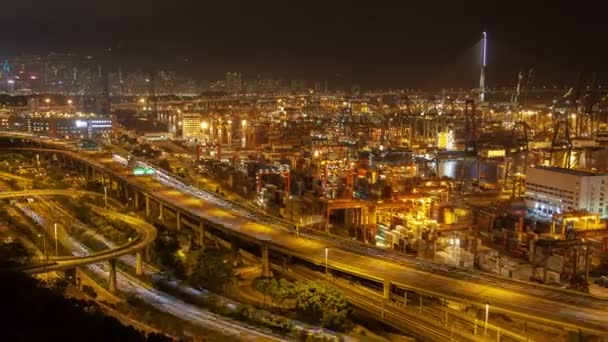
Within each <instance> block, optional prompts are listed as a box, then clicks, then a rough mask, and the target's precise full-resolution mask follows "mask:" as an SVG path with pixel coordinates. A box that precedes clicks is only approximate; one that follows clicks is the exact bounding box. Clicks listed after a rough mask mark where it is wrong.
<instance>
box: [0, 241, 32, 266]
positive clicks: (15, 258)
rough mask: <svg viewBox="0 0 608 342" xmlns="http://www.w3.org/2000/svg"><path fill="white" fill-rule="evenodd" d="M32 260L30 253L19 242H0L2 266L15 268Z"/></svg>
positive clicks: (0, 261) (0, 263) (0, 264)
mask: <svg viewBox="0 0 608 342" xmlns="http://www.w3.org/2000/svg"><path fill="white" fill-rule="evenodd" d="M29 262H30V254H29V253H28V251H27V249H26V248H25V247H24V246H23V245H22V244H21V243H19V242H9V243H2V244H0V268H3V269H7V268H14V267H19V266H23V265H26V264H28V263H29Z"/></svg>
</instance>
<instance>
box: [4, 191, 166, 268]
mask: <svg viewBox="0 0 608 342" xmlns="http://www.w3.org/2000/svg"><path fill="white" fill-rule="evenodd" d="M38 196H79V197H80V196H96V197H99V196H103V195H101V194H99V193H96V192H91V191H79V190H25V191H6V192H0V199H6V198H18V197H38ZM112 216H113V217H115V218H117V219H120V220H122V221H124V222H126V223H129V224H130V225H131V226H132V227H133V228H134V229H135V230H136V231H137V233H138V236H137V238H135V239H133V240H132V241H130V242H128V243H126V244H124V245H121V246H117V247H115V248H112V249H108V250H104V251H101V252H96V253H92V254H89V255H86V256H64V257H54V258H49V262H45V263H42V264H33V265H28V266H25V267H22V268H21V269H20V270H22V271H23V272H26V273H29V274H38V273H46V272H52V271H62V270H67V269H72V268H76V267H81V266H85V265H89V264H94V263H98V262H101V261H107V260H113V259H116V258H118V257H120V256H123V255H127V254H136V253H137V252H139V251H141V250H142V249H144V248H145V247H146V246H147V245H149V244H150V243H152V242H153V241H154V239H156V229H155V228H154V226H152V225H151V224H149V223H147V222H146V221H144V220H142V219H139V218H136V217H133V216H129V215H125V214H120V213H112Z"/></svg>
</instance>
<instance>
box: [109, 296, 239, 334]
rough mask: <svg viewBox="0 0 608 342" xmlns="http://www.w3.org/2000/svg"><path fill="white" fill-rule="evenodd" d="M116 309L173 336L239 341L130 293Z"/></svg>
mask: <svg viewBox="0 0 608 342" xmlns="http://www.w3.org/2000/svg"><path fill="white" fill-rule="evenodd" d="M116 310H118V311H119V312H122V313H123V314H125V315H127V316H132V317H138V319H139V320H140V321H141V322H144V323H146V324H148V325H149V326H152V327H154V328H155V329H158V330H161V331H164V332H166V333H168V334H170V335H172V336H177V337H186V336H192V335H195V336H204V340H205V341H210V342H215V341H217V342H220V341H221V342H224V341H226V342H236V341H239V340H238V339H236V338H233V337H231V336H228V335H222V334H220V333H217V332H214V331H211V330H207V329H204V328H202V327H200V326H199V325H197V324H195V323H190V322H187V321H183V320H181V319H179V318H177V317H175V316H173V315H171V314H169V313H166V312H163V311H160V310H158V309H157V308H156V307H154V306H152V305H150V304H148V303H146V302H145V301H143V300H141V299H140V298H138V297H136V296H134V295H128V296H127V299H126V301H124V302H121V303H119V304H118V305H117V306H116Z"/></svg>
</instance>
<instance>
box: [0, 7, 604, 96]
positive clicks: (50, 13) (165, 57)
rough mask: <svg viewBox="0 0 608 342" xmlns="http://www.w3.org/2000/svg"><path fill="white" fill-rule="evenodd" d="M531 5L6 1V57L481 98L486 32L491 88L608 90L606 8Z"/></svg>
mask: <svg viewBox="0 0 608 342" xmlns="http://www.w3.org/2000/svg"><path fill="white" fill-rule="evenodd" d="M93 2H95V3H96V4H92V3H93ZM532 2H533V1H527V2H523V1H522V2H518V1H504V2H499V1H490V0H488V1H486V2H485V3H482V2H477V1H445V2H438V1H405V0H402V1H394V2H387V1H369V0H368V1H356V0H352V1H330V0H326V1H324V2H322V1H312V0H311V1H289V0H284V1H254V0H250V1H208V0H200V1H191V2H185V1H165V2H160V1H146V2H142V1H129V0H123V1H108V0H106V1H62V0H38V1H33V0H30V1H28V0H22V1H12V0H5V1H3V2H2V9H1V11H0V18H1V22H0V28H1V31H0V55H6V54H11V53H18V52H22V51H28V52H44V51H59V52H65V51H72V52H77V53H86V54H93V55H98V54H100V52H101V51H103V50H104V49H107V48H109V47H111V48H113V51H114V52H113V56H114V57H113V60H114V63H116V64H120V65H121V66H123V67H125V68H136V67H142V66H143V67H150V66H154V67H157V68H164V67H166V68H173V69H177V70H179V71H185V72H188V73H191V74H192V75H195V76H196V77H197V78H201V79H214V78H219V77H221V75H222V74H223V73H224V72H226V71H241V72H243V73H244V74H245V75H249V76H251V75H254V74H258V73H263V74H268V75H274V76H280V77H285V78H302V79H306V80H309V81H314V80H324V79H328V80H330V82H333V83H334V84H338V83H342V84H352V83H359V84H360V85H361V86H363V87H366V88H370V87H382V88H387V87H434V86H437V87H441V86H446V87H449V86H463V87H473V86H475V82H476V79H477V78H478V76H477V72H476V70H477V69H476V68H477V66H476V63H477V61H478V59H479V58H477V57H478V54H479V52H478V51H479V50H478V42H479V39H480V37H481V32H482V31H483V30H484V29H486V30H487V31H488V32H489V37H490V52H489V53H490V55H489V66H488V75H489V76H488V77H489V81H488V82H489V84H490V86H492V85H506V84H509V83H514V82H515V79H516V74H517V71H518V70H520V69H522V68H523V69H528V68H530V67H534V68H535V69H536V74H537V76H536V77H537V79H538V80H540V81H539V82H541V81H542V82H546V83H547V84H552V82H553V83H559V84H562V83H568V82H570V83H571V82H572V80H573V79H574V75H575V73H576V72H577V71H582V72H592V71H596V72H597V73H598V76H599V79H600V80H602V81H604V82H606V81H608V24H606V23H604V20H605V18H606V15H604V18H602V13H605V12H604V11H602V10H601V7H600V6H601V5H600V4H601V1H588V2H589V4H585V1H576V2H573V1H569V2H566V1H563V2H561V1H551V2H549V1H547V2H546V3H547V5H541V4H538V3H540V2H541V1H534V2H535V3H537V4H535V5H530V4H527V5H526V3H532ZM454 3H466V5H461V4H459V5H456V4H454ZM498 3H500V4H498ZM543 3H545V2H543ZM549 4H550V5H549Z"/></svg>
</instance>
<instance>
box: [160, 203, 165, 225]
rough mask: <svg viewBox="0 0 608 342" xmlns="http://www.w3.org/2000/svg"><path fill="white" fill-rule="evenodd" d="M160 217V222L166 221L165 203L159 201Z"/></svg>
mask: <svg viewBox="0 0 608 342" xmlns="http://www.w3.org/2000/svg"><path fill="white" fill-rule="evenodd" d="M158 212H159V214H158V219H159V220H160V222H165V217H164V215H163V204H162V203H160V202H158Z"/></svg>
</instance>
